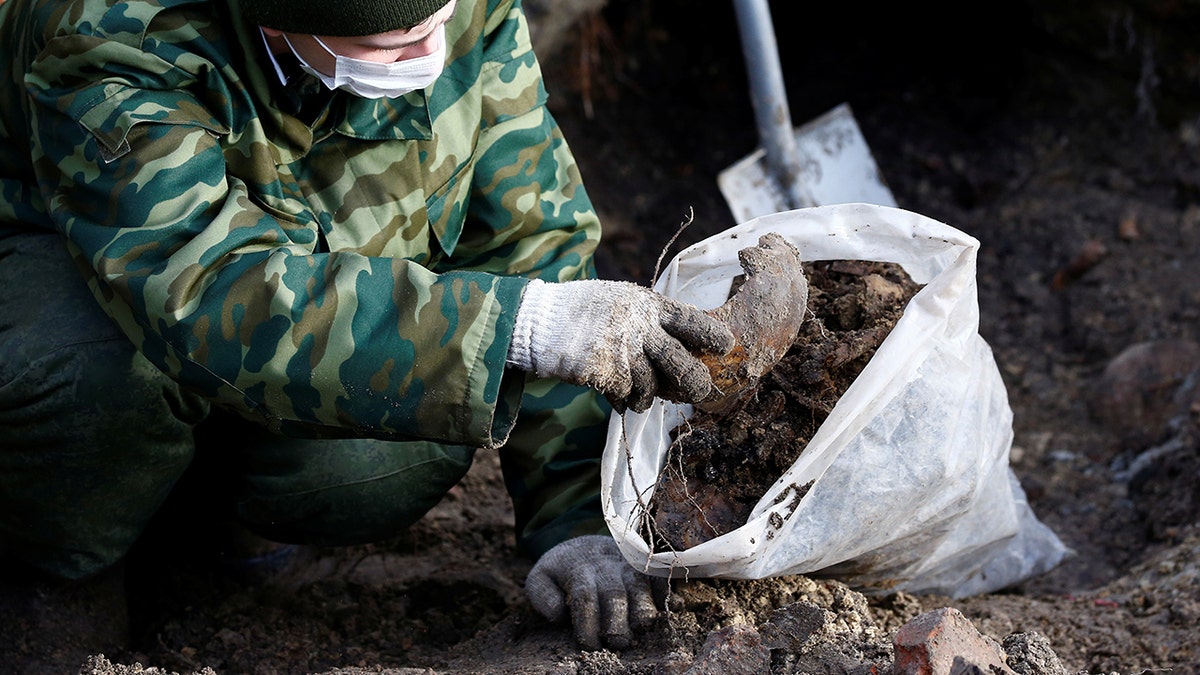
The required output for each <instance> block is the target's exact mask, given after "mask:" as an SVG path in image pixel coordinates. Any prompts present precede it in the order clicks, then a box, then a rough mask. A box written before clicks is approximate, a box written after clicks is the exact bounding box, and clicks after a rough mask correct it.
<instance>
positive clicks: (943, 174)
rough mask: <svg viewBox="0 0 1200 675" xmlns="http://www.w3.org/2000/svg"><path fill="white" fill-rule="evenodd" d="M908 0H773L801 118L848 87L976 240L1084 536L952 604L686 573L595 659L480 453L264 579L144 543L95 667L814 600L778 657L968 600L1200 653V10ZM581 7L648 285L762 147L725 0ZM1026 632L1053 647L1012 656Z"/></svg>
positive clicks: (365, 647)
mask: <svg viewBox="0 0 1200 675" xmlns="http://www.w3.org/2000/svg"><path fill="white" fill-rule="evenodd" d="M597 4H601V3H593V5H597ZM562 7H563V9H562V10H561V11H562V12H566V11H568V10H567V9H565V8H566V7H567V4H566V3H564V4H563V5H562ZM917 7H918V5H913V4H911V3H888V4H886V5H883V6H879V5H860V4H855V3H828V4H826V3H820V4H812V3H804V4H800V3H786V4H785V3H782V2H777V3H775V7H774V8H773V9H774V11H775V24H776V27H777V32H778V33H779V36H780V43H781V53H782V57H783V61H784V71H785V76H786V79H787V84H788V92H789V95H790V99H791V113H792V116H793V120H794V121H795V122H796V123H797V124H799V123H801V122H803V121H804V120H807V119H811V118H813V117H815V116H817V115H819V114H821V113H823V112H825V111H826V110H828V109H830V108H832V107H834V106H835V105H837V104H839V103H842V102H848V103H850V104H851V106H852V108H853V110H854V112H855V115H856V117H857V119H858V122H859V125H860V126H861V128H862V129H863V133H864V135H865V137H866V138H867V141H868V143H869V145H870V147H871V150H872V152H873V154H874V156H875V159H876V161H877V162H878V163H879V166H880V168H881V170H882V173H883V175H884V177H885V178H886V180H887V181H888V183H889V184H890V186H891V188H892V190H893V192H894V193H895V195H896V198H897V200H898V202H899V204H900V206H901V207H903V208H906V209H910V210H913V211H916V212H919V213H922V214H924V215H927V216H930V217H932V218H935V219H937V220H940V221H942V222H945V223H947V224H949V225H952V226H954V227H956V228H958V229H960V230H963V231H964V232H966V233H968V234H970V235H972V236H974V237H976V238H978V239H979V240H980V242H981V249H980V254H979V269H978V285H979V289H978V290H979V300H980V308H981V317H980V322H981V325H980V332H981V334H982V335H983V336H984V338H985V339H986V340H987V341H988V342H989V343H990V344H991V346H992V348H993V349H994V352H995V356H996V361H997V363H998V365H999V367H1000V369H1001V372H1002V374H1003V376H1004V379H1005V383H1006V385H1007V387H1008V390H1009V396H1010V402H1011V405H1012V407H1013V410H1014V431H1015V442H1014V447H1013V449H1012V459H1011V461H1012V466H1013V468H1014V471H1015V472H1016V474H1017V476H1018V477H1019V479H1020V481H1021V483H1022V485H1023V487H1024V489H1025V491H1026V493H1027V495H1028V497H1029V500H1030V503H1031V506H1032V507H1033V509H1034V511H1035V512H1036V513H1037V515H1038V517H1039V518H1040V519H1042V521H1043V522H1045V523H1046V524H1047V525H1049V526H1050V527H1052V528H1053V529H1054V530H1055V532H1057V533H1058V535H1059V536H1060V537H1061V538H1062V539H1063V540H1064V542H1066V543H1067V545H1068V546H1070V547H1071V548H1072V550H1073V551H1074V555H1073V556H1071V557H1070V558H1068V559H1067V560H1066V561H1065V562H1063V563H1062V564H1061V565H1060V566H1058V567H1057V568H1056V569H1054V570H1052V571H1051V572H1049V573H1047V574H1045V575H1043V576H1041V577H1039V578H1036V579H1033V580H1030V581H1028V582H1025V583H1023V584H1021V585H1020V586H1019V587H1017V588H1013V589H1008V590H1006V591H1004V592H1000V593H994V594H988V595H984V596H979V597H973V598H966V599H962V600H952V599H949V598H944V597H929V596H911V595H906V594H897V595H892V596H887V597H871V598H867V597H865V596H863V595H861V594H859V593H857V592H855V591H853V590H852V589H849V588H847V587H846V586H844V585H842V584H840V583H839V582H837V581H834V580H814V579H809V578H807V577H788V578H783V579H771V580H763V581H744V582H733V581H711V580H691V581H688V582H686V583H682V582H676V583H675V585H674V587H673V589H672V594H671V601H670V603H671V604H670V606H671V613H670V615H669V618H667V619H663V620H662V621H661V622H660V624H659V625H657V626H655V627H654V628H653V629H652V630H650V631H649V632H648V633H646V634H645V635H644V636H642V638H641V639H640V640H639V641H638V642H637V643H636V644H634V645H633V646H632V647H631V648H629V649H628V650H625V651H623V652H620V653H614V652H608V651H600V652H583V651H580V650H579V649H578V648H577V647H576V646H575V644H574V643H573V641H572V640H571V637H570V634H569V630H567V629H565V628H563V627H561V626H551V625H548V624H547V623H546V622H544V621H543V620H542V619H541V618H540V617H538V616H537V615H536V614H534V613H533V612H532V611H531V609H530V608H529V606H528V604H527V603H526V601H525V600H524V598H523V595H522V590H521V585H522V582H523V579H524V576H525V574H526V573H527V571H528V569H529V565H530V563H529V561H526V560H523V559H521V558H519V557H517V556H516V554H515V553H514V548H513V536H512V532H511V529H510V523H511V511H510V507H509V504H508V501H507V497H506V496H505V494H504V492H503V488H502V484H501V479H500V477H499V473H498V465H497V461H496V458H495V456H494V455H489V454H486V453H481V454H480V455H479V460H478V463H477V466H476V467H475V469H474V470H473V471H472V472H471V474H470V475H469V476H468V477H467V479H466V480H465V482H464V483H463V484H462V485H461V486H460V487H459V488H457V489H456V490H455V491H453V492H452V493H451V494H450V495H449V496H448V497H447V498H446V499H445V501H444V502H443V503H442V504H441V505H439V506H438V507H437V508H436V509H435V510H434V511H433V512H432V513H431V514H430V515H429V517H428V518H426V519H425V520H424V521H422V522H421V523H419V524H418V525H417V526H416V527H414V528H413V529H412V530H411V531H410V532H408V533H407V534H405V535H404V536H402V537H400V538H398V539H397V540H395V541H389V542H383V543H379V544H376V545H373V546H365V547H357V548H353V549H338V550H317V551H308V552H305V555H303V556H301V559H300V560H298V561H293V562H292V564H291V565H290V566H286V567H284V568H283V569H282V570H280V571H279V572H278V573H276V574H274V575H268V577H269V578H268V579H267V580H266V581H265V582H263V581H261V580H259V579H254V578H246V577H244V576H242V577H239V576H238V575H236V574H232V573H231V572H230V571H229V570H227V569H224V568H223V567H222V566H220V565H219V564H217V563H219V562H220V560H219V555H217V554H218V552H216V551H214V550H213V549H212V548H211V547H210V546H208V545H207V544H205V542H204V539H203V538H202V537H201V536H199V535H200V532H199V531H196V530H192V529H189V528H188V527H187V526H186V525H178V524H175V525H172V524H170V523H164V524H159V525H157V526H156V528H155V529H154V530H152V531H151V532H149V533H147V542H146V545H145V546H143V547H140V548H139V550H138V551H137V552H136V553H135V556H134V557H133V558H132V559H131V564H130V566H131V571H132V572H133V574H132V576H131V578H130V585H131V590H132V592H133V594H134V604H133V610H134V628H135V643H134V646H133V649H132V650H130V651H128V652H126V653H117V654H106V655H105V656H104V657H103V658H101V657H99V656H97V657H95V658H94V659H93V660H92V661H91V662H89V664H88V666H87V669H86V672H101V673H103V672H108V673H134V672H160V673H161V672H172V671H174V672H183V673H187V672H193V671H204V672H216V673H222V674H224V673H263V674H266V673H329V674H332V673H347V674H349V673H379V672H383V673H439V674H445V675H450V674H456V675H457V674H465V673H530V674H532V673H556V674H558V673H563V674H566V673H680V672H683V671H684V670H685V669H686V667H687V665H688V664H689V663H690V662H691V660H692V659H693V657H695V655H696V654H697V652H698V651H699V649H700V646H701V643H702V642H703V641H704V639H705V637H706V636H708V635H710V634H712V633H713V632H714V631H716V630H718V629H721V628H727V627H730V626H739V625H740V626H753V627H757V628H758V629H759V632H760V633H761V634H763V635H768V634H771V632H772V631H773V630H774V631H775V632H776V633H778V631H779V628H780V626H788V625H797V624H798V623H804V620H807V621H808V623H807V624H806V625H809V626H810V627H813V626H815V628H814V629H813V630H810V631H808V632H806V633H803V634H800V633H792V635H793V636H799V637H796V639H795V640H792V641H791V642H789V641H787V640H782V641H776V642H774V643H773V644H774V645H775V648H774V649H773V650H772V653H771V664H772V666H771V668H772V672H777V673H794V672H806V673H865V672H874V673H889V672H890V671H891V664H892V659H893V651H892V646H891V645H892V638H893V637H894V635H895V632H896V630H897V629H898V628H899V627H900V626H901V625H902V624H903V623H905V622H906V621H908V620H910V619H911V618H913V617H914V616H916V615H917V614H919V613H921V612H926V611H929V610H933V609H937V608H942V607H953V608H957V609H959V610H961V612H962V613H963V614H964V615H965V616H966V617H968V618H969V619H970V620H971V622H972V623H973V624H974V626H975V627H976V628H978V629H979V630H980V631H981V632H983V633H984V634H985V635H987V636H990V637H991V638H993V639H995V640H996V641H998V642H1003V643H1004V645H1005V647H1006V648H1007V649H1009V650H1010V651H1009V655H1010V664H1014V665H1015V664H1017V663H1025V664H1026V665H1025V666H1022V667H1023V668H1025V669H1024V670H1023V672H1031V673H1032V672H1069V673H1076V672H1088V673H1122V674H1127V673H1128V674H1133V673H1144V672H1153V673H1173V674H1176V675H1186V674H1193V673H1200V631H1198V630H1197V628H1196V626H1197V625H1198V624H1200V563H1198V562H1197V559H1198V558H1200V532H1198V528H1197V523H1198V522H1200V517H1198V514H1200V490H1198V488H1197V484H1198V483H1200V481H1197V477H1198V473H1200V433H1198V431H1197V427H1198V418H1200V396H1198V395H1197V390H1196V381H1197V379H1200V373H1198V372H1197V365H1198V363H1200V359H1198V358H1197V357H1198V356H1200V348H1198V347H1197V346H1196V341H1197V340H1200V287H1198V286H1197V283H1196V281H1197V272H1196V263H1195V258H1196V256H1197V253H1200V155H1198V150H1200V48H1198V47H1197V45H1196V42H1195V35H1197V29H1198V28H1200V6H1197V4H1196V3H1195V2H1190V1H1178V0H1177V1H1171V0H1153V1H1151V0H1126V1H1125V2H1116V1H1107V0H1106V1H1103V2H1096V3H1069V2H1066V1H1065V0H1062V1H1057V0H1054V1H1048V2H1017V3H1002V4H1001V3H988V2H985V3H955V4H950V3H933V4H924V3H922V4H920V5H919V7H920V8H919V9H918V8H917ZM549 11H550V12H551V13H552V14H553V13H554V12H558V11H560V10H558V9H553V8H552V9H550V10H549ZM568 24H569V27H568V28H567V29H566V32H565V33H564V37H565V39H564V40H562V41H561V44H560V45H559V46H558V47H557V49H552V48H551V47H549V46H547V47H545V51H544V57H543V60H544V66H545V70H546V73H547V83H548V87H549V89H550V91H551V95H552V104H551V105H552V108H553V111H554V113H555V114H556V116H557V117H558V119H559V121H560V123H561V124H562V126H563V128H564V129H565V132H566V134H567V137H568V139H569V140H570V142H571V144H572V146H573V148H574V150H575V153H576V155H577V156H578V158H579V161H580V164H581V168H582V171H583V176H584V179H585V181H586V182H587V183H588V185H589V190H590V192H591V195H592V197H593V200H594V201H595V203H596V205H597V208H598V209H599V211H600V212H601V215H602V217H603V218H604V220H605V222H606V227H607V230H606V235H605V239H604V242H603V244H602V248H601V251H600V254H599V258H598V266H599V271H600V274H601V275H602V276H604V277H607V278H615V279H627V280H633V281H637V282H640V283H645V284H648V283H649V282H650V280H651V278H652V276H653V273H654V270H655V268H656V263H657V261H658V258H659V256H660V254H661V253H662V252H663V250H664V249H665V248H668V247H669V248H670V250H669V253H668V255H671V254H673V253H674V252H676V251H678V250H679V249H681V248H683V247H685V246H687V245H689V244H691V243H694V242H697V241H700V240H702V239H704V238H706V237H707V236H709V235H712V234H714V233H716V232H719V231H721V230H723V229H725V228H727V227H729V226H731V225H733V224H734V223H733V219H732V217H731V216H730V214H729V212H728V209H727V208H726V206H725V204H724V202H723V199H722V197H721V196H720V193H719V191H718V189H717V186H716V175H717V173H718V172H719V171H720V170H721V169H723V168H725V167H727V166H729V165H730V164H732V163H734V162H735V161H737V160H739V159H740V158H742V157H743V156H745V155H747V154H749V153H750V152H751V151H753V149H754V148H755V147H756V146H757V145H758V141H757V136H756V133H755V131H754V127H753V121H752V120H753V117H752V111H751V106H750V102H749V98H748V95H747V85H746V80H745V76H744V72H743V70H742V68H743V65H742V60H741V53H740V47H739V42H738V38H737V33H736V30H735V20H734V15H733V10H732V6H731V5H729V4H728V3H685V2H680V1H679V0H659V1H658V2H653V3H635V2H628V1H625V0H610V2H608V3H607V5H606V6H605V7H604V8H603V10H602V11H595V12H592V13H590V14H586V15H584V16H583V17H582V18H574V20H573V21H571V22H568ZM547 42H548V41H547ZM689 214H690V215H689ZM689 217H690V218H691V219H692V222H691V224H690V226H689V227H688V228H686V229H685V230H683V232H682V233H679V227H680V224H681V223H682V222H684V221H686V220H688V219H689ZM676 234H679V237H678V239H677V240H675V241H674V242H672V237H674V236H675V235H676ZM1130 350H1132V351H1130ZM805 617H807V619H806V618H805ZM789 621H791V622H792V623H791V624H789V623H788V622H789ZM801 638H803V639H801ZM1039 640H1041V641H1042V642H1040V643H1039V644H1042V645H1043V646H1046V645H1048V646H1049V647H1050V648H1051V649H1052V651H1053V654H1054V655H1055V656H1056V658H1057V660H1058V661H1059V662H1060V663H1061V669H1059V668H1055V667H1053V665H1054V663H1053V659H1046V660H1044V661H1042V662H1040V663H1042V664H1043V665H1042V666H1040V667H1037V668H1034V667H1030V666H1028V663H1030V661H1028V660H1025V661H1022V658H1024V657H1021V656H1020V655H1021V654H1025V655H1026V656H1027V655H1028V654H1029V653H1032V652H1030V648H1028V647H1026V648H1024V649H1025V651H1024V652H1022V647H1021V646H1020V645H1021V644H1029V643H1034V642H1038V641H1039ZM1046 664H1049V665H1046Z"/></svg>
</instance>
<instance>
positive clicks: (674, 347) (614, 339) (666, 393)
mask: <svg viewBox="0 0 1200 675" xmlns="http://www.w3.org/2000/svg"><path fill="white" fill-rule="evenodd" d="M733 344H734V338H733V333H731V332H730V330H729V328H728V327H727V326H726V325H725V324H723V323H721V322H720V321H718V320H717V319H714V318H712V317H710V316H708V315H707V314H705V313H704V312H702V311H700V310H699V309H698V308H696V307H694V306H692V305H688V304H686V303H682V302H679V301H677V300H672V299H670V298H668V297H666V296H664V295H661V294H658V293H655V292H654V291H651V290H650V289H648V288H644V287H642V286H638V285H637V284H633V283H629V282H624V281H605V280H599V279H588V280H582V281H568V282H564V283H545V282H543V281H540V280H537V279H535V280H533V281H532V282H530V284H529V286H528V287H527V288H526V289H525V296H524V298H523V299H522V301H521V308H520V310H518V311H517V318H516V327H515V330H514V331H513V340H512V344H511V346H510V347H509V351H508V361H509V363H511V364H513V365H514V366H516V367H518V368H521V369H523V370H531V371H533V372H534V373H536V374H537V375H538V376H540V377H557V378H559V379H562V380H564V381H566V382H570V383H572V384H579V385H583V386H587V387H592V388H593V389H596V390H598V391H599V392H600V393H602V394H604V395H605V396H606V397H607V398H608V400H609V401H610V402H611V403H612V404H613V407H615V408H616V409H617V410H618V411H624V409H625V408H626V407H628V408H631V409H633V410H635V411H638V412H641V411H643V410H645V409H647V408H649V407H650V404H651V403H652V402H653V401H654V397H655V396H659V397H661V398H666V399H669V400H672V401H678V402H683V403H694V402H696V401H699V400H702V399H703V398H704V397H705V396H706V395H707V394H708V392H709V390H710V389H711V388H712V378H711V376H710V375H709V371H708V368H707V367H705V366H704V364H703V363H701V362H700V360H699V359H698V358H696V357H695V356H694V355H693V354H692V353H691V350H703V351H708V352H713V353H716V354H725V353H727V352H728V351H729V350H730V349H732V348H733Z"/></svg>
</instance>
